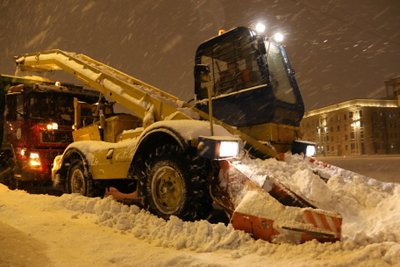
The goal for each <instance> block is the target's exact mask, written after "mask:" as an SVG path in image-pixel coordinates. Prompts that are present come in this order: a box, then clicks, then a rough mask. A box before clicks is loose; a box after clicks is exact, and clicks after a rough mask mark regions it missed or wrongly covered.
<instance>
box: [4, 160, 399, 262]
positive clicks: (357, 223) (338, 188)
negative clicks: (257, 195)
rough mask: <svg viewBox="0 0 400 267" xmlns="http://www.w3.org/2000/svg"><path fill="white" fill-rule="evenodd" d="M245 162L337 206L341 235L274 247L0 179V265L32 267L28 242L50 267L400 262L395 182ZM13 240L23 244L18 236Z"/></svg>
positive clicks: (246, 168)
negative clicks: (8, 185) (331, 240)
mask: <svg viewBox="0 0 400 267" xmlns="http://www.w3.org/2000/svg"><path fill="white" fill-rule="evenodd" d="M240 168H241V170H242V171H243V172H244V173H246V174H248V175H250V176H251V177H252V179H253V180H255V181H257V182H258V183H259V184H264V182H265V181H266V180H268V179H279V181H280V182H282V183H284V184H285V185H286V186H289V187H290V188H292V189H296V190H298V191H301V194H303V195H304V196H305V197H306V198H309V199H312V201H313V202H314V204H316V205H317V206H318V207H321V208H322V209H326V210H331V211H335V212H339V213H340V214H341V215H342V216H343V234H342V241H341V242H336V243H319V242H317V241H310V242H306V243H304V244H301V245H294V244H286V243H283V244H272V243H268V242H264V241H261V240H258V241H256V240H253V239H252V238H250V236H249V235H247V234H245V233H243V232H241V231H236V230H234V229H233V228H232V227H231V226H230V225H228V226H225V225H223V224H210V223H209V222H207V221H196V222H184V221H182V220H180V219H179V218H177V217H171V218H170V219H169V220H168V221H165V220H163V219H160V218H158V217H156V216H154V215H152V214H150V213H149V212H147V211H144V210H141V209H139V208H138V207H136V206H126V205H123V204H120V203H118V202H115V201H114V200H112V199H111V198H104V199H100V198H87V197H83V196H80V195H63V196H61V197H54V196H46V195H30V194H28V193H26V192H23V191H18V190H16V191H10V190H8V189H7V188H6V187H5V186H3V185H1V184H0V225H2V227H0V250H1V251H2V252H3V254H2V255H0V265H2V264H1V263H5V266H10V265H14V266H22V265H26V264H25V263H26V262H25V261H26V259H25V260H24V258H23V257H22V258H21V257H20V256H18V255H26V246H28V247H35V248H37V247H38V246H37V245H36V243H38V242H39V243H40V244H42V245H41V248H42V249H41V250H37V251H38V252H37V253H34V254H32V255H31V254H29V255H30V256H29V257H32V258H31V260H32V261H30V262H31V263H33V264H31V266H45V265H46V264H43V263H45V261H46V258H47V259H48V260H50V262H51V264H47V265H50V266H67V265H71V266H72V265H74V266H266V265H268V266H333V265H334V266H361V265H362V266H387V265H398V264H399V263H400V206H399V205H398V203H400V185H399V184H393V183H382V182H379V181H376V180H373V179H368V178H365V177H361V176H357V175H354V174H352V175H351V176H349V175H343V174H340V175H339V174H338V173H336V174H335V175H332V176H331V178H330V180H329V181H328V182H327V183H325V182H322V181H321V179H319V178H318V176H317V175H315V174H314V173H313V171H312V169H311V168H310V166H309V165H308V163H307V162H305V161H304V160H303V159H302V158H300V157H296V156H290V157H287V159H286V162H279V161H276V160H274V159H270V160H265V161H262V160H246V161H244V162H243V164H242V165H241V166H240ZM107 229H109V230H107ZM12 231H13V232H12ZM8 236H10V238H7V237H8ZM13 238H17V239H18V238H19V239H21V240H16V241H13ZM22 239H23V240H22ZM4 240H5V241H4ZM2 242H3V243H2ZM4 242H5V243H4ZM7 242H8V243H7ZM15 242H17V243H15ZM29 242H32V244H30V243H29ZM35 242H36V243H35ZM22 243H23V244H26V246H25V249H24V248H23V247H21V246H20V245H19V244H22ZM13 244H14V245H13ZM43 244H44V245H43ZM10 247H11V248H12V249H11V250H10V249H9V248H10ZM20 247H21V248H20ZM28 250H29V249H28ZM4 253H5V254H4ZM35 255H36V256H35ZM72 255H73V256H72ZM39 256H40V257H39ZM17 257H19V260H18V259H17ZM35 257H36V261H34V259H35ZM17 260H18V261H17ZM35 262H37V264H34V263H35Z"/></svg>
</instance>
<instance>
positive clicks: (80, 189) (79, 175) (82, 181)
mask: <svg viewBox="0 0 400 267" xmlns="http://www.w3.org/2000/svg"><path fill="white" fill-rule="evenodd" d="M66 182H67V184H66V189H67V192H68V193H70V194H71V193H78V194H81V195H83V196H89V197H92V196H94V190H93V181H92V179H91V177H90V175H89V172H88V171H87V170H86V168H85V166H84V164H83V162H82V160H74V161H73V162H72V163H71V167H70V168H69V170H68V176H67V180H66Z"/></svg>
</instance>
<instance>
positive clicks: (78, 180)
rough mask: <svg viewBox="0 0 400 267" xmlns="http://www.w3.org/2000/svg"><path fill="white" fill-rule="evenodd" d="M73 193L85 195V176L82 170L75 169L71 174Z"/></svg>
mask: <svg viewBox="0 0 400 267" xmlns="http://www.w3.org/2000/svg"><path fill="white" fill-rule="evenodd" d="M70 183H71V193H79V194H81V195H85V190H86V188H85V175H84V174H83V173H82V171H81V170H80V169H75V170H74V171H73V172H72V174H71V180H70Z"/></svg>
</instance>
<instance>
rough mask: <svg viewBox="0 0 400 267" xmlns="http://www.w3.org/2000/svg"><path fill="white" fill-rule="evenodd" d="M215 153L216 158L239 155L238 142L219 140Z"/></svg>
mask: <svg viewBox="0 0 400 267" xmlns="http://www.w3.org/2000/svg"><path fill="white" fill-rule="evenodd" d="M217 153H218V155H217V156H218V158H235V157H237V156H238V155H239V142H235V141H221V143H219V151H217Z"/></svg>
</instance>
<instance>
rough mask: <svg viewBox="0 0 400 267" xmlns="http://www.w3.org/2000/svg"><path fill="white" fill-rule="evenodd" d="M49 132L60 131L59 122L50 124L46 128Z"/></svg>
mask: <svg viewBox="0 0 400 267" xmlns="http://www.w3.org/2000/svg"><path fill="white" fill-rule="evenodd" d="M46 128H47V130H49V131H50V130H58V123H57V122H51V123H48V124H47V126H46Z"/></svg>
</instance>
